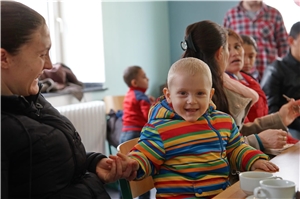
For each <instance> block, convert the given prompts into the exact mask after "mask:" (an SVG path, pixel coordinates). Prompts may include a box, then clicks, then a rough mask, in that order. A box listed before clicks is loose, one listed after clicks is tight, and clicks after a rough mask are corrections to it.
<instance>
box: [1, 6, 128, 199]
mask: <svg viewBox="0 0 300 199" xmlns="http://www.w3.org/2000/svg"><path fill="white" fill-rule="evenodd" d="M50 47H51V40H50V35H49V30H48V28H47V25H46V22H45V19H44V18H43V17H42V16H41V15H40V14H39V13H37V12H36V11H34V10H32V9H31V8H29V7H27V6H25V5H23V4H21V3H19V2H15V1H1V198H3V199H4V198H39V199H40V198H47V199H53V198H73V199H76V198H78V199H83V198H85V199H91V198H95V199H96V198H97V199H108V198H110V196H109V195H108V193H107V192H106V190H105V187H104V183H108V182H113V181H116V180H118V179H119V178H122V177H126V178H127V177H129V178H130V174H131V171H132V168H131V166H130V165H129V166H128V167H127V168H128V169H127V170H124V172H123V170H122V167H121V166H120V163H121V161H120V160H119V159H109V158H107V157H106V156H105V155H103V154H101V153H95V152H89V153H87V152H86V151H85V148H84V146H83V144H82V142H81V139H80V136H79V134H78V132H77V131H76V129H75V128H74V126H73V125H72V124H71V122H70V121H69V120H68V119H67V118H66V117H64V116H62V115H61V114H60V113H59V112H58V111H57V110H56V109H55V108H54V107H53V106H52V105H51V104H50V103H49V102H48V101H47V100H46V99H45V98H44V97H43V95H42V94H41V87H42V85H41V84H39V82H38V78H39V77H40V75H41V74H42V73H43V70H44V69H51V68H52V63H51V60H50V57H49V50H50ZM132 174H133V175H134V173H132Z"/></svg>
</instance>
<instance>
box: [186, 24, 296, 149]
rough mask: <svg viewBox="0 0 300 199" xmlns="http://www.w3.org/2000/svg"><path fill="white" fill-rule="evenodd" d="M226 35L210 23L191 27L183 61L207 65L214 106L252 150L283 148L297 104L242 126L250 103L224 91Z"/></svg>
mask: <svg viewBox="0 0 300 199" xmlns="http://www.w3.org/2000/svg"><path fill="white" fill-rule="evenodd" d="M227 34H228V33H227V31H226V29H224V28H223V27H221V26H220V25H218V24H216V23H214V22H212V21H209V20H205V21H200V22H197V23H193V24H190V25H189V26H187V28H186V32H185V41H184V42H181V47H182V49H183V50H185V52H184V53H183V55H182V57H195V58H198V59H201V60H202V61H204V62H205V63H207V64H208V66H209V67H210V69H211V72H212V79H213V87H214V88H215V94H214V96H213V98H212V100H213V102H214V103H215V104H216V106H217V109H218V110H221V111H223V112H225V113H229V114H231V116H232V117H233V118H234V120H235V122H236V123H237V125H238V126H239V128H240V132H241V133H242V134H243V135H244V136H246V137H245V138H246V141H247V142H248V143H249V144H250V145H251V146H253V147H255V148H257V149H260V150H264V148H282V147H283V146H284V145H285V144H286V143H287V139H288V138H290V137H289V136H288V134H287V132H286V131H287V128H286V126H288V125H289V124H290V123H291V122H293V121H294V119H295V118H297V117H299V116H300V113H299V112H296V111H295V110H294V109H293V107H294V106H295V105H296V106H297V105H300V100H297V101H295V100H291V101H290V102H289V103H287V104H285V105H284V106H283V107H282V108H281V109H280V110H279V111H278V112H277V113H275V114H270V115H267V116H264V117H261V118H258V119H256V120H255V121H254V122H249V123H247V124H244V119H245V116H246V115H247V113H248V111H249V108H250V107H251V104H253V101H252V99H250V98H246V97H243V96H241V95H240V94H238V93H236V92H234V91H233V90H230V89H228V88H226V87H225V84H224V72H225V68H226V66H227V65H228V58H229V52H228V36H227ZM225 77H226V76H225ZM281 129H283V130H281Z"/></svg>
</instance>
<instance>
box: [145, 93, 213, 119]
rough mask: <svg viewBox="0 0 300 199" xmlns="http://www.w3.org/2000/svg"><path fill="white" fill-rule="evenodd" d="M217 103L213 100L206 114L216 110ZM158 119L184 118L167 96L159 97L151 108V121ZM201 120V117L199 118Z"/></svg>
mask: <svg viewBox="0 0 300 199" xmlns="http://www.w3.org/2000/svg"><path fill="white" fill-rule="evenodd" d="M215 108H216V107H215V105H214V103H213V102H212V101H211V102H210V106H209V108H208V109H207V110H206V112H205V113H204V115H207V114H210V113H211V112H212V111H213V110H215ZM157 119H173V120H184V119H183V118H182V117H181V116H180V115H178V114H177V113H176V112H175V111H174V109H173V107H172V104H169V103H168V102H167V100H166V98H165V96H161V97H159V98H158V99H157V100H156V102H155V103H154V105H152V107H151V108H150V110H149V121H150V122H151V121H152V120H157ZM198 120H199V118H198Z"/></svg>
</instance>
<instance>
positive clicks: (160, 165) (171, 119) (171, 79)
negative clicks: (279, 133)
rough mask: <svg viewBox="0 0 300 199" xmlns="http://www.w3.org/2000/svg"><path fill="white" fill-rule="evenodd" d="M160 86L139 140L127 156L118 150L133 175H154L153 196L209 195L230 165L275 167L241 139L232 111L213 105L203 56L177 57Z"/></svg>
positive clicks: (225, 179) (224, 181)
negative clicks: (164, 84) (132, 168)
mask: <svg viewBox="0 0 300 199" xmlns="http://www.w3.org/2000/svg"><path fill="white" fill-rule="evenodd" d="M163 91H164V97H161V99H160V100H158V101H157V102H156V103H155V105H153V106H152V107H151V109H150V113H149V119H148V123H147V124H146V125H145V126H144V128H143V130H142V132H141V136H140V140H139V142H138V144H136V145H135V147H134V148H133V149H132V151H131V152H130V153H129V154H128V156H126V155H123V154H120V153H118V156H119V157H121V158H122V160H123V161H124V162H123V163H125V162H126V163H131V164H132V165H134V166H136V169H138V170H137V177H136V180H140V179H143V178H145V177H147V176H149V175H152V176H153V179H154V183H155V188H156V190H157V192H156V198H195V197H199V198H211V197H213V196H215V195H217V194H219V193H220V192H222V191H223V190H224V189H226V188H227V186H229V185H230V184H229V173H230V170H231V169H233V170H238V171H247V170H255V169H262V170H265V171H277V170H278V167H277V166H276V165H274V164H273V163H271V162H269V161H267V159H268V156H267V155H265V154H263V153H262V152H261V151H259V150H255V149H254V148H252V147H251V146H249V145H247V144H245V143H244V140H243V138H242V137H241V135H240V133H239V131H238V128H237V126H236V124H235V123H234V120H233V118H232V117H231V116H230V115H228V114H226V113H224V112H221V111H217V110H215V106H214V104H213V103H212V102H211V98H212V96H213V94H214V88H212V77H211V72H210V69H209V67H208V66H207V64H205V63H204V62H203V61H201V60H199V59H197V58H191V57H189V58H183V59H180V60H179V61H177V62H175V63H174V64H173V65H172V66H171V68H170V70H169V73H168V87H167V88H164V90H163ZM229 165H230V166H229ZM123 169H125V168H123Z"/></svg>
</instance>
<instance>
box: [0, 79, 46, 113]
mask: <svg viewBox="0 0 300 199" xmlns="http://www.w3.org/2000/svg"><path fill="white" fill-rule="evenodd" d="M42 86H43V85H42V84H40V83H39V92H38V93H37V94H36V95H30V96H26V97H24V96H21V95H9V96H7V95H1V110H3V111H7V112H11V111H16V110H22V111H24V110H29V109H32V108H33V109H36V108H35V104H36V103H37V100H38V97H39V95H40V94H41V89H42Z"/></svg>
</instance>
